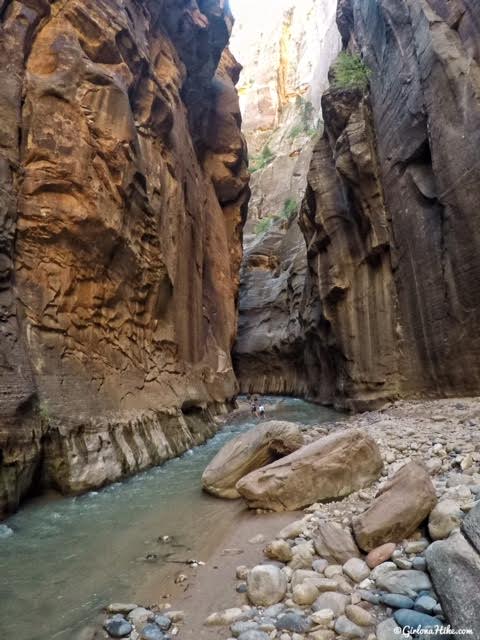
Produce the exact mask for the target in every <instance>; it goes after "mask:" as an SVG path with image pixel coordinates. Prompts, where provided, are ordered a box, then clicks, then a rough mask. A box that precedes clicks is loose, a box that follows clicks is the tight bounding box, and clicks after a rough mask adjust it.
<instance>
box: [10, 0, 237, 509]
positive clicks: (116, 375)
mask: <svg viewBox="0 0 480 640" xmlns="http://www.w3.org/2000/svg"><path fill="white" fill-rule="evenodd" d="M232 23H233V20H232V16H231V14H230V11H229V9H228V3H224V2H223V1H222V0H203V1H202V0H198V3H197V1H196V0H190V1H188V2H185V1H183V0H144V1H142V2H136V1H134V0H131V1H130V0H127V1H126V2H123V1H120V0H71V1H70V2H67V3H65V2H60V1H52V0H50V1H49V2H47V1H46V0H35V1H34V0H24V1H17V0H0V29H1V32H0V52H1V59H2V68H1V69H0V114H1V117H0V227H1V228H0V240H1V244H0V264H1V282H2V286H1V291H0V296H1V298H0V308H1V316H0V331H1V333H2V339H1V347H0V348H1V361H0V390H1V397H0V516H1V515H2V514H3V513H5V512H6V511H8V510H11V509H14V508H15V507H16V506H17V505H18V502H19V500H20V499H21V497H22V495H23V494H25V493H26V492H28V491H29V490H30V489H31V486H32V484H34V485H35V487H37V488H38V486H40V485H46V486H53V487H57V488H59V489H61V490H62V491H65V492H68V491H74V492H76V491H83V490H86V489H88V488H91V487H95V486H100V485H102V484H105V483H106V482H110V481H113V480H115V479H117V478H119V477H121V476H123V475H126V474H129V473H132V472H134V471H136V470H139V469H142V468H145V467H147V466H149V465H152V464H156V463H159V462H161V461H162V460H165V459H166V458H169V457H172V456H173V455H177V454H178V453H180V452H182V451H184V450H185V449H187V448H189V447H190V446H192V445H193V444H197V443H199V442H201V441H203V440H204V439H205V438H206V437H207V436H209V435H211V434H212V433H213V432H214V430H215V428H216V427H215V420H214V413H215V412H217V411H219V410H221V408H222V407H223V406H224V403H225V402H227V401H228V399H229V398H231V397H232V396H234V395H235V393H236V392H237V383H236V379H235V375H234V373H233V369H232V365H231V358H230V350H231V347H232V344H233V340H234V336H235V332H236V297H237V288H238V270H239V266H240V262H241V256H242V227H243V223H244V217H245V214H246V205H247V201H248V171H247V168H246V145H245V141H244V139H243V136H242V134H241V132H240V122H241V116H240V110H239V105H238V97H237V94H236V91H235V86H234V85H235V83H236V81H237V80H238V75H239V72H240V69H241V67H240V66H239V65H238V63H237V62H236V61H235V59H234V58H233V56H232V55H231V54H230V53H229V51H228V49H226V45H227V43H228V39H229V34H230V31H231V27H232Z"/></svg>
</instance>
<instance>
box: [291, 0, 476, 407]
mask: <svg viewBox="0 0 480 640" xmlns="http://www.w3.org/2000/svg"><path fill="white" fill-rule="evenodd" d="M338 24H339V28H340V31H341V34H342V40H343V43H344V46H345V47H348V48H349V49H350V50H351V51H359V52H361V53H362V55H363V58H364V61H365V64H366V65H367V66H368V67H369V68H370V69H371V79H370V92H369V95H367V94H363V93H362V92H359V91H355V90H342V89H332V90H330V91H328V92H327V93H326V94H325V96H324V98H323V114H324V121H325V134H324V136H323V137H322V138H321V139H320V140H319V141H318V143H317V145H316V147H315V150H314V154H313V159H312V164H311V168H310V173H309V177H308V188H307V192H306V197H305V199H304V202H303V205H302V210H301V225H302V229H303V231H304V235H305V238H306V241H307V244H308V271H309V276H308V283H309V288H308V289H307V295H306V300H305V312H304V315H303V319H304V326H305V331H306V336H307V342H308V343H309V347H308V349H307V351H306V352H307V353H308V359H307V361H306V367H307V369H308V370H309V371H308V379H309V381H310V385H309V395H310V396H311V397H314V398H316V399H319V400H322V401H325V402H334V403H335V404H337V405H339V406H345V407H349V408H353V409H362V408H367V407H371V406H375V405H378V404H381V403H382V402H384V401H385V400H386V399H390V398H393V397H398V396H412V395H427V396H433V395H461V394H475V393H478V391H479V388H480V331H479V321H478V314H479V305H480V257H479V256H480V217H479V216H480V214H479V207H478V203H479V201H480V153H479V149H480V106H479V105H480V103H479V100H478V98H479V96H480V66H479V64H480V57H479V48H478V42H479V36H480V34H479V32H478V25H479V24H480V5H479V4H478V3H476V2H470V1H468V0H454V1H451V2H446V1H445V2H444V1H443V0H395V2H391V1H390V0H341V2H339V9H338Z"/></svg>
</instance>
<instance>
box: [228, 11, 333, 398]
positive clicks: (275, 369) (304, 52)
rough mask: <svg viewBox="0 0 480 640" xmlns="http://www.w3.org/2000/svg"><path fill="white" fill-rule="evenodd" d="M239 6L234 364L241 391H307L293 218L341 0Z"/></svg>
mask: <svg viewBox="0 0 480 640" xmlns="http://www.w3.org/2000/svg"><path fill="white" fill-rule="evenodd" d="M256 4H257V5H259V3H256ZM236 5H238V8H237V7H236V8H237V11H236V13H237V23H236V26H235V29H234V32H233V39H232V47H233V48H234V50H235V51H238V52H240V51H241V56H242V64H243V67H244V68H243V72H242V74H241V79H240V84H239V92H240V102H241V107H242V113H243V122H244V132H245V134H246V137H247V140H248V145H249V155H250V169H251V171H252V178H251V188H252V197H251V201H250V206H249V214H248V222H247V226H246V232H247V233H246V235H245V257H244V262H243V266H242V280H241V289H240V314H239V327H238V338H237V342H236V345H235V351H234V363H235V369H236V372H237V375H238V378H239V382H240V385H241V388H242V390H243V391H250V390H252V391H256V392H260V393H267V392H270V393H292V394H297V395H302V394H304V393H305V392H306V390H307V380H306V378H305V375H304V366H303V350H304V338H303V332H302V329H301V326H300V305H301V302H302V296H303V290H304V286H305V276H306V272H307V257H306V245H305V240H304V238H303V236H302V234H301V232H300V229H299V228H298V224H297V220H296V217H297V212H298V209H299V205H300V202H301V199H302V197H303V194H304V192H305V188H306V177H307V172H308V167H309V164H310V159H311V155H312V150H313V147H314V144H315V139H316V138H317V137H318V135H319V131H321V127H322V124H321V113H320V101H321V95H322V93H323V91H324V90H325V89H326V87H327V86H328V69H329V66H330V64H331V62H332V60H333V59H334V58H335V57H336V55H337V54H338V51H339V49H340V35H339V33H338V29H337V26H336V21H335V15H336V2H335V1H333V0H300V1H299V2H293V0H290V1H289V0H284V1H281V2H275V3H273V2H265V3H262V4H261V5H259V6H255V3H250V2H246V3H243V2H237V3H236ZM259 220H261V222H260V223H259ZM262 225H263V226H262ZM267 227H268V230H267V231H265V229H267Z"/></svg>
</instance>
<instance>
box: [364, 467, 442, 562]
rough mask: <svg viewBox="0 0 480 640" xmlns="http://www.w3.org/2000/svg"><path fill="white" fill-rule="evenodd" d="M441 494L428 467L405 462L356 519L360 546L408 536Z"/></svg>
mask: <svg viewBox="0 0 480 640" xmlns="http://www.w3.org/2000/svg"><path fill="white" fill-rule="evenodd" d="M436 503H437V497H436V493H435V487H434V486H433V484H432V481H431V479H430V475H429V473H428V472H427V470H426V469H425V468H424V467H423V466H422V465H420V464H418V463H416V462H411V463H409V464H406V465H405V466H403V467H402V468H401V469H400V470H399V471H397V473H396V474H395V475H394V476H393V477H392V479H391V480H390V481H389V482H387V483H386V484H385V486H384V487H383V489H382V491H381V493H380V494H379V495H378V497H377V498H375V500H374V501H373V503H372V504H371V505H370V507H369V508H368V509H367V510H366V511H364V512H363V513H362V514H361V515H360V516H358V517H357V518H355V519H354V520H353V533H354V535H355V539H356V541H357V544H358V546H359V547H360V549H363V550H364V551H371V550H372V549H375V547H378V546H379V545H381V544H384V543H386V542H400V541H401V540H403V539H405V538H408V537H409V536H410V535H411V534H412V533H413V532H414V531H415V530H416V529H417V527H418V526H419V525H420V524H421V523H422V522H423V521H424V520H425V519H426V518H428V515H429V514H430V512H431V511H432V509H433V508H434V507H435V505H436Z"/></svg>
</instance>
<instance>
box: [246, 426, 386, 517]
mask: <svg viewBox="0 0 480 640" xmlns="http://www.w3.org/2000/svg"><path fill="white" fill-rule="evenodd" d="M381 470H382V458H381V455H380V451H379V449H378V447H377V445H376V443H375V441H374V440H372V438H370V436H368V435H367V434H366V433H365V432H363V431H360V430H358V429H349V430H347V431H343V432H341V433H338V434H333V435H329V436H327V437H325V438H321V439H320V440H317V441H316V442H313V443H312V444H309V445H306V446H304V447H302V448H301V449H299V450H298V451H295V453H292V454H290V455H289V456H286V457H285V458H283V459H282V460H277V461H276V462H273V463H272V464H269V465H268V466H266V467H263V468H262V469H258V470H257V471H254V472H252V473H250V474H248V475H247V476H245V477H244V478H242V479H241V480H240V481H239V482H238V483H237V489H238V492H239V493H240V495H242V496H243V497H244V498H245V499H246V500H247V502H248V506H249V507H251V508H263V509H271V510H273V511H294V510H296V509H301V508H302V507H305V506H307V505H310V504H312V503H313V502H318V501H320V500H329V499H332V498H341V497H344V496H347V495H349V494H350V493H352V492H353V491H357V490H358V489H361V488H362V487H365V486H367V485H368V484H370V483H371V482H373V481H374V480H375V479H376V478H378V476H379V475H380V472H381Z"/></svg>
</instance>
